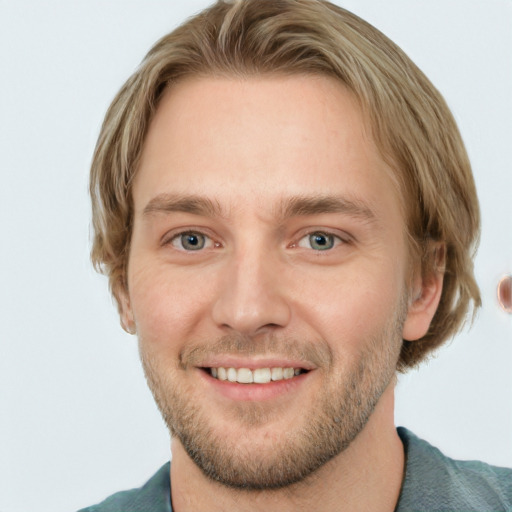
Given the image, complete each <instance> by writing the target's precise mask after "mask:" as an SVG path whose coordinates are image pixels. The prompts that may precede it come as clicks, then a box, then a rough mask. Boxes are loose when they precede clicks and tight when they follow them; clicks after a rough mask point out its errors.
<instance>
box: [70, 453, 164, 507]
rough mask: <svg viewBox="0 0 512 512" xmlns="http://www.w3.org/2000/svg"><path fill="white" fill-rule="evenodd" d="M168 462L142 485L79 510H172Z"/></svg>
mask: <svg viewBox="0 0 512 512" xmlns="http://www.w3.org/2000/svg"><path fill="white" fill-rule="evenodd" d="M169 471H170V463H169V462H168V463H167V464H164V465H163V466H162V467H161V468H160V469H159V470H158V471H157V472H156V473H155V474H154V475H153V476H152V477H151V478H150V479H149V480H148V481H147V482H146V483H145V484H144V485H143V486H142V487H139V488H138V489H131V490H129V491H122V492H118V493H116V494H113V495H112V496H110V497H108V498H107V499H106V500H104V501H102V502H101V503H99V504H97V505H93V506H91V507H87V508H84V509H82V510H80V511H79V512H141V511H145V510H148V511H149V510H151V511H152V512H172V510H171V498H170V496H171V489H170V486H171V485H170V480H169Z"/></svg>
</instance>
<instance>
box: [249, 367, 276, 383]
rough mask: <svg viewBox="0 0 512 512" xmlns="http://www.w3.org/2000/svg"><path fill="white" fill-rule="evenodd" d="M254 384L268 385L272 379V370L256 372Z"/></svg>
mask: <svg viewBox="0 0 512 512" xmlns="http://www.w3.org/2000/svg"><path fill="white" fill-rule="evenodd" d="M253 374H254V382H256V383H258V384H266V383H267V382H270V381H271V379H272V374H271V373H270V368H258V369H257V370H254V372H253Z"/></svg>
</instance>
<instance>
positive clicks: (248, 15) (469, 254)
mask: <svg viewBox="0 0 512 512" xmlns="http://www.w3.org/2000/svg"><path fill="white" fill-rule="evenodd" d="M265 74H267V75H271V74H288V75H293V74H317V75H318V74H319V75H326V76H329V77H334V78H335V79H337V80H339V81H340V82H341V83H343V84H344V86H345V87H346V88H347V89H348V90H350V91H351V92H352V94H353V95H354V96H355V98H356V99H357V100H358V102H359V104H360V105H361V108H362V111H363V113H364V114H365V115H366V116H367V119H368V122H369V126H370V127H371V131H372V134H373V137H374V139H375V142H376V144H377V146H378V148H379V151H380V153H381V155H382V157H383V159H384V160H385V161H386V162H388V163H389V164H390V165H391V167H392V169H393V172H394V178H395V181H396V182H397V184H398V187H399V189H400V194H401V197H402V200H403V205H402V206H403V208H404V214H405V222H406V229H407V234H408V239H409V246H410V254H411V255H412V256H413V258H414V261H416V262H418V261H419V262H421V268H422V272H423V273H424V275H427V274H428V273H429V272H433V271H436V269H437V270H439V269H438V268H437V265H439V258H438V257H436V251H435V250H433V247H435V245H436V243H437V246H439V243H441V245H442V246H443V247H444V264H443V270H444V271H445V275H444V285H443V291H442V295H441V300H440V304H439V306H438V308H437V311H436V313H435V315H434V318H433V320H432V322H431V325H430V328H429V330H428V332H427V333H426V335H425V336H424V337H423V338H421V339H420V340H416V341H413V342H410V341H406V340H404V341H403V345H402V350H401V354H400V359H399V361H398V367H397V369H398V370H400V371H405V370H406V369H407V368H409V367H412V366H415V365H417V364H418V363H419V362H420V361H422V360H423V359H424V358H425V357H426V356H427V355H428V354H429V353H430V352H431V351H432V350H434V349H435V348H437V347H438V346H439V345H441V344H442V343H443V342H444V341H445V340H447V339H448V338H450V337H451V336H453V335H454V334H455V333H456V332H457V331H458V330H459V329H460V328H461V326H462V324H463V323H464V321H465V319H466V318H467V315H468V312H469V310H470V309H471V307H472V306H473V311H475V310H476V308H477V307H478V306H480V294H479V290H478V286H477V284H476V282H475V278H474V275H473V257H474V253H475V251H476V247H477V245H478V239H479V231H480V214H479V206H478V200H477V196H476V190H475V184H474V180H473V176H472V172H471V167H470V163H469V159H468V156H467V153H466V150H465V148H464V144H463V142H462V139H461V136H460V133H459V131H458V128H457V125H456V123H455V121H454V118H453V116H452V114H451V112H450V110H449V108H448V106H447V105H446V102H445V101H444V99H443V97H442V96H441V94H440V93H439V92H438V91H437V89H436V88H435V87H434V86H433V85H432V84H431V83H430V81H429V80H428V79H427V78H426V76H425V75H424V74H423V73H422V72H421V71H420V70H419V69H418V67H417V66H416V65H415V64H414V63H413V62H412V61H411V60H410V59H409V58H408V57H407V56H406V55H405V53H404V52H403V51H402V50H401V49H400V48H399V47H398V46H397V45H395V44H394V43H393V42H392V41H391V40H389V39H388V38H387V37H386V36H384V35H383V34H382V33H381V32H380V31H378V30H377V29H376V28H375V27H373V26H372V25H370V24H369V23H367V22H365V21H364V20H362V19H360V18H359V17H357V16H356V15H354V14H352V13H350V12H349V11H347V10H345V9H342V8H340V7H337V6H335V5H333V4H331V3H329V2H327V1H323V0H272V1H269V0H233V1H226V0H219V1H218V2H217V3H215V4H213V5H212V6H211V7H209V8H207V9H205V10H204V11H202V12H200V13H199V14H197V15H196V16H194V17H192V18H190V19H189V20H187V21H186V22H185V23H184V24H183V25H181V26H180V27H178V28H177V29H176V30H174V31H173V32H171V33H170V34H168V35H167V36H165V37H163V38H162V39H161V40H160V41H158V42H157V43H156V44H155V46H154V47H153V48H152V49H151V50H150V51H149V53H148V54H147V55H146V57H145V58H144V60H143V61H142V63H141V65H140V66H139V68H138V69H137V70H136V72H135V73H134V74H133V75H132V76H131V77H130V78H129V79H128V80H127V82H126V83H125V84H124V85H123V87H122V88H121V90H120V91H119V93H118V94H117V96H116V97H115V99H114V100H113V102H112V104H111V106H110V108H109V109H108V112H107V114H106V117H105V120H104V122H103V125H102V128H101V132H100V135H99V139H98V142H97V146H96V149H95V153H94V157H93V161H92V168H91V177H90V194H91V199H92V225H93V244H92V252H91V257H92V261H93V263H94V266H95V268H96V269H97V270H98V271H100V272H102V273H104V274H106V275H107V276H108V278H109V283H110V288H111V291H112V293H113V295H114V298H115V299H116V300H117V302H118V305H119V293H120V292H121V291H122V290H126V289H127V282H126V270H127V264H128V257H129V250H130V238H131V231H132V225H133V201H132V183H133V179H134V176H135V174H136V173H137V169H138V163H139V159H140V155H141V151H142V148H143V144H144V140H145V137H146V133H147V130H148V127H149V124H150V122H151V120H152V118H153V116H154V114H155V111H156V109H157V107H158V103H159V99H160V98H161V96H162V94H163V92H164V91H165V90H166V89H168V88H169V84H171V89H172V83H175V82H176V81H179V80H180V79H183V78H185V77H190V76H197V77H201V76H203V77H206V76H223V77H251V76H255V75H265Z"/></svg>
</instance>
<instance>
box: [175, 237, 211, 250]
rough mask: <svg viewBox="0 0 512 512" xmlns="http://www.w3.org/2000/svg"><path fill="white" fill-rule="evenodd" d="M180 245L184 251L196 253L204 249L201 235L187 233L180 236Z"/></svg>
mask: <svg viewBox="0 0 512 512" xmlns="http://www.w3.org/2000/svg"><path fill="white" fill-rule="evenodd" d="M181 243H182V245H183V248H184V249H189V250H192V251H194V250H196V251H197V250H199V249H202V248H203V247H204V244H205V240H204V236H203V235H199V234H194V233H188V234H185V235H182V237H181Z"/></svg>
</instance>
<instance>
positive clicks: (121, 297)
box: [115, 286, 137, 334]
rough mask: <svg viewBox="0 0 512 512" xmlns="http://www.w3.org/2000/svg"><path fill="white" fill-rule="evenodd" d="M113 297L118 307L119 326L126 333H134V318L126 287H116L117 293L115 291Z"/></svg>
mask: <svg viewBox="0 0 512 512" xmlns="http://www.w3.org/2000/svg"><path fill="white" fill-rule="evenodd" d="M115 297H116V300H117V304H118V307H119V317H120V322H121V327H122V328H123V329H124V330H125V331H126V332H127V333H128V334H135V333H136V332H137V329H136V326H135V318H134V316H133V311H132V307H131V303H130V296H129V294H128V290H127V289H126V287H124V286H123V287H122V289H118V290H117V293H115Z"/></svg>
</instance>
